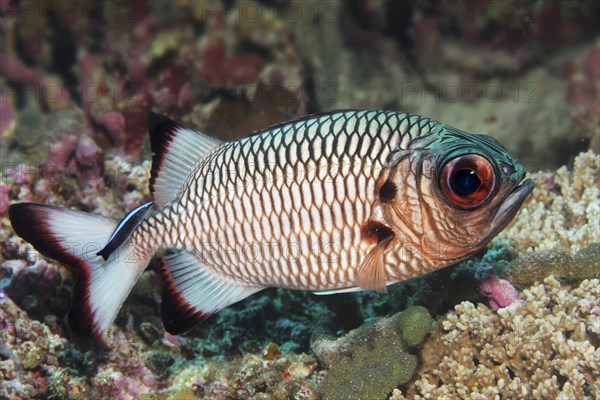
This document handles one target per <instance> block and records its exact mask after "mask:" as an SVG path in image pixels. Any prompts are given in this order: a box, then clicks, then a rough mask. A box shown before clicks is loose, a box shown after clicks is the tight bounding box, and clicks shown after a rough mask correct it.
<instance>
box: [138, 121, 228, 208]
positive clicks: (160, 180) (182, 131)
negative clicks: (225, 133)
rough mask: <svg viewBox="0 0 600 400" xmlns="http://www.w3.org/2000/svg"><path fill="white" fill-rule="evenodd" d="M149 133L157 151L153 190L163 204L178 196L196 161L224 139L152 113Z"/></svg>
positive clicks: (151, 180)
mask: <svg viewBox="0 0 600 400" xmlns="http://www.w3.org/2000/svg"><path fill="white" fill-rule="evenodd" d="M148 132H149V133H150V147H151V149H152V152H153V153H154V155H153V157H152V173H151V175H150V193H151V194H152V196H153V197H154V202H155V203H156V204H157V205H158V206H163V205H165V204H166V203H168V202H170V201H172V200H173V199H175V197H176V195H177V193H178V191H179V189H180V188H181V186H182V185H183V183H184V182H185V180H186V179H187V177H188V176H189V175H190V173H191V172H192V170H193V169H194V166H195V165H196V162H197V161H198V160H199V159H201V158H202V157H203V156H204V155H206V154H207V153H208V152H210V151H211V150H212V149H213V148H214V147H215V146H218V145H219V144H221V143H222V141H221V140H219V139H217V138H213V137H210V136H208V135H205V134H204V133H202V132H198V131H195V130H192V129H189V128H185V127H183V126H181V125H179V124H178V123H177V122H175V121H173V120H171V119H169V118H167V117H165V116H163V115H160V114H156V113H153V112H151V113H150V114H148Z"/></svg>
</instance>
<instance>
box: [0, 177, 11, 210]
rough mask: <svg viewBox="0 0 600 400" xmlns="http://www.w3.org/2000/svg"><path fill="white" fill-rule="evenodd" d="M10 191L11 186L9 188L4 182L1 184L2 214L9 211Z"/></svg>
mask: <svg viewBox="0 0 600 400" xmlns="http://www.w3.org/2000/svg"><path fill="white" fill-rule="evenodd" d="M9 191H10V186H8V185H7V184H6V183H4V182H0V214H2V213H4V212H6V210H8V203H9V199H8V192H9Z"/></svg>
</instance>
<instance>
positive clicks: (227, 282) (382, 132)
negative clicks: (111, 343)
mask: <svg viewBox="0 0 600 400" xmlns="http://www.w3.org/2000/svg"><path fill="white" fill-rule="evenodd" d="M149 126H150V134H151V143H152V148H153V151H154V153H155V155H154V159H153V172H152V179H151V189H152V192H153V196H154V200H155V208H156V209H155V211H154V212H153V213H151V214H150V215H149V216H147V217H145V214H144V215H142V216H140V215H133V216H131V218H127V222H128V223H127V224H124V223H121V224H120V225H119V226H121V227H122V226H131V234H130V235H126V234H123V232H117V231H118V229H116V230H115V224H114V223H113V224H112V225H110V226H108V225H107V226H106V228H105V230H106V232H105V233H104V232H103V234H102V235H101V236H103V237H102V238H101V239H100V240H104V241H108V243H107V246H108V248H110V249H111V251H112V249H116V248H119V249H120V250H121V251H120V253H121V255H122V257H126V258H129V259H130V260H134V262H130V264H131V265H130V266H129V267H128V271H130V273H129V275H128V283H127V284H123V285H122V286H123V288H122V289H120V291H119V299H120V298H121V297H122V298H124V296H126V295H127V293H128V292H129V290H130V287H131V286H132V285H133V283H134V282H135V280H136V279H137V276H139V274H140V273H141V271H143V269H144V268H145V266H146V265H147V263H148V262H149V260H150V259H151V258H152V257H154V256H155V255H157V254H158V255H165V257H164V259H165V263H164V264H163V266H162V268H161V275H162V277H163V279H164V281H165V291H164V296H163V306H162V308H163V319H164V321H165V325H166V327H167V329H168V330H170V331H172V332H175V333H179V332H181V331H184V330H186V329H188V328H189V327H191V326H193V324H195V323H196V322H198V321H199V320H202V319H204V318H206V317H207V316H209V315H210V314H212V313H214V312H217V311H218V310H219V309H221V308H223V307H226V306H227V305H229V304H232V303H234V302H236V301H239V300H241V299H243V298H245V297H247V296H248V295H250V294H252V293H254V292H257V291H259V290H261V289H263V288H265V287H270V286H276V287H283V288H290V289H303V290H312V291H317V292H323V293H334V292H341V291H353V290H361V289H371V290H378V291H382V292H383V291H385V289H386V287H387V285H389V284H392V283H395V282H398V281H402V280H405V279H408V278H411V277H414V276H417V275H421V274H423V273H427V272H430V271H433V270H435V269H438V268H442V267H444V266H447V265H449V264H453V263H455V262H457V261H459V260H461V259H463V258H465V257H467V256H468V255H470V254H472V253H473V252H475V251H477V250H478V249H479V248H481V247H482V246H483V245H485V243H487V242H488V241H489V240H490V239H491V238H492V237H493V236H495V234H497V233H498V232H499V231H500V230H501V229H502V228H503V227H504V226H506V224H508V222H510V220H511V219H512V217H513V216H514V215H515V213H516V212H517V210H518V208H519V207H520V205H521V204H522V202H523V201H524V199H525V198H526V197H527V195H528V194H529V193H530V191H531V189H532V182H531V180H523V177H524V170H523V168H522V167H521V166H520V165H519V164H518V163H517V162H516V161H515V160H514V159H512V158H511V157H510V155H509V154H508V153H507V151H506V150H505V149H504V148H503V147H502V146H500V145H499V144H498V143H497V142H496V141H495V140H494V139H492V138H489V137H487V136H482V135H471V134H468V133H465V132H462V131H460V130H457V129H455V128H452V127H448V126H446V125H444V124H441V123H439V122H437V121H434V120H431V119H429V118H424V117H421V116H417V115H411V114H405V113H398V112H392V111H343V112H335V113H329V114H323V115H317V116H310V117H306V118H303V119H300V120H297V121H292V122H289V123H285V124H281V125H277V126H274V127H271V128H267V129H265V130H262V131H259V132H257V133H255V134H253V135H251V136H248V137H244V138H241V139H238V140H234V141H230V142H224V143H222V142H219V141H217V140H216V139H212V138H210V137H207V136H205V135H203V134H201V133H198V132H194V131H191V130H189V129H187V128H184V127H182V126H180V125H178V124H176V123H175V122H173V121H170V120H168V119H166V118H164V117H161V116H158V115H152V116H151V117H150V119H149ZM140 208H141V207H140ZM144 209H145V208H144ZM23 211H25V210H23ZM40 213H41V211H39V208H38V209H37V214H38V216H39V214H40ZM57 213H58V211H55V212H50V213H49V214H50V217H46V219H47V220H49V221H51V220H54V219H55V220H59V219H60V216H59V215H58V214H57ZM142 217H145V218H142ZM137 220H141V222H139V224H137V225H134V223H133V222H130V221H137ZM15 222H16V225H19V221H18V218H15V219H14V221H13V226H14V225H15ZM48 225H49V226H51V225H52V224H51V223H49V224H48ZM120 229H122V228H120ZM47 231H52V228H47ZM17 232H18V230H17ZM18 233H19V232H18ZM21 233H23V232H21ZM47 235H49V234H47ZM47 235H46V236H47ZM21 236H23V237H25V238H26V239H27V240H29V241H30V242H32V243H33V244H34V246H35V245H36V237H35V235H32V234H29V233H25V234H24V235H21ZM55 236H60V235H58V234H55ZM63 236H65V235H63ZM113 237H119V238H125V239H119V240H123V242H122V243H121V242H120V241H119V242H116V243H115V242H113V243H111V241H110V240H109V238H113ZM59 239H60V237H59ZM38 247H39V249H40V250H41V251H42V252H44V250H46V253H47V254H49V255H50V256H54V257H56V254H55V253H56V252H52V251H47V250H48V249H46V248H44V246H37V247H36V248H38ZM117 253H119V251H116V252H115V253H114V254H110V252H108V251H104V253H102V254H103V256H104V257H105V258H106V261H103V260H98V259H97V258H93V257H92V260H86V263H87V264H89V265H90V266H82V265H81V264H82V263H79V264H80V265H79V266H78V267H76V268H78V269H83V270H84V271H90V276H91V277H90V279H89V281H90V282H89V283H85V282H83V283H81V284H82V285H86V284H87V285H88V286H90V287H91V289H89V292H90V293H92V294H93V293H96V292H98V293H99V292H101V291H103V290H106V289H105V288H104V287H100V286H101V285H100V286H98V287H94V283H93V282H94V271H101V270H100V269H98V268H100V266H102V265H105V267H104V270H102V272H98V275H99V276H101V278H98V282H109V281H110V278H109V276H112V275H110V274H109V273H108V272H106V271H108V270H110V266H113V265H114V267H113V268H117V267H116V266H117V264H118V263H117V261H115V260H116V258H117V256H116V254H117ZM98 254H101V253H100V252H99V253H98ZM94 256H95V255H94ZM95 257H97V256H95ZM71 264H73V262H72V260H71ZM96 264H97V265H98V267H95V265H96ZM107 266H108V267H107ZM103 274H104V275H103ZM115 275H116V273H115ZM129 281H131V282H129ZM132 282H133V283H132ZM83 301H84V302H85V301H88V302H89V303H90V305H88V306H86V307H84V308H86V310H84V311H77V310H76V312H78V313H79V314H80V316H81V315H83V316H87V319H89V320H91V322H89V323H87V324H86V325H84V326H80V328H81V329H79V330H83V331H86V332H91V333H92V334H95V335H96V336H99V334H100V333H101V332H102V331H103V330H105V329H106V327H107V326H108V325H110V323H111V322H112V319H114V316H115V315H116V312H117V311H118V308H119V307H120V304H121V303H118V304H117V302H116V301H113V303H114V304H108V307H107V308H110V311H109V312H107V311H101V308H102V307H101V305H102V304H105V305H107V303H109V302H110V301H109V300H107V299H106V298H104V297H103V296H102V295H101V294H98V295H97V296H96V298H94V296H93V295H91V296H88V299H84V300H83ZM119 301H120V302H122V300H119Z"/></svg>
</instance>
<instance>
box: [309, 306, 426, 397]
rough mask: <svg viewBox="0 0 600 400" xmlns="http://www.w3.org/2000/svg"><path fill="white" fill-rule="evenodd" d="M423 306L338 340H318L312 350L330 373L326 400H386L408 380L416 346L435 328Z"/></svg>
mask: <svg viewBox="0 0 600 400" xmlns="http://www.w3.org/2000/svg"><path fill="white" fill-rule="evenodd" d="M432 324H433V320H432V319H431V317H430V316H429V313H428V312H427V310H426V309H425V308H423V307H417V306H413V307H410V308H408V309H406V310H405V311H403V312H401V313H398V314H395V315H393V316H391V317H389V318H384V319H381V320H379V321H376V322H374V323H371V324H368V325H365V326H362V327H360V328H358V329H355V330H353V331H350V332H349V333H348V334H347V335H345V336H343V337H341V338H339V339H337V340H328V339H320V340H317V341H316V342H315V343H314V344H313V345H312V349H313V351H314V352H315V354H316V356H317V358H318V359H319V361H320V362H321V364H323V366H324V367H325V368H326V369H327V375H326V376H325V378H324V379H323V381H322V382H321V383H320V385H319V390H320V392H321V393H322V396H323V399H334V400H335V399H348V400H370V399H373V400H377V399H383V398H385V396H386V395H387V394H388V393H390V392H391V391H392V390H393V389H394V388H395V387H397V386H399V385H402V384H404V383H406V382H408V381H409V380H410V378H411V377H412V376H413V374H414V372H415V369H416V367H417V357H416V356H415V355H413V354H411V352H410V351H409V349H411V348H414V347H416V346H418V345H419V344H420V343H421V342H422V341H423V339H424V338H425V336H426V335H427V334H428V333H429V331H430V330H431V328H432Z"/></svg>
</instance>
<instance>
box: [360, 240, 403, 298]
mask: <svg viewBox="0 0 600 400" xmlns="http://www.w3.org/2000/svg"><path fill="white" fill-rule="evenodd" d="M393 238H394V237H393V236H390V237H387V238H385V239H383V240H382V241H380V242H379V243H377V244H376V245H375V247H373V248H372V249H371V250H370V251H369V253H367V255H366V256H365V258H364V259H363V261H362V262H361V264H360V265H359V267H358V270H357V276H356V283H357V284H358V286H360V287H361V288H362V289H366V290H374V291H376V292H379V293H387V279H386V273H385V261H384V256H385V249H386V248H387V246H388V244H389V243H390V242H391V241H392V239H393Z"/></svg>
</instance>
